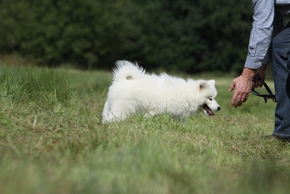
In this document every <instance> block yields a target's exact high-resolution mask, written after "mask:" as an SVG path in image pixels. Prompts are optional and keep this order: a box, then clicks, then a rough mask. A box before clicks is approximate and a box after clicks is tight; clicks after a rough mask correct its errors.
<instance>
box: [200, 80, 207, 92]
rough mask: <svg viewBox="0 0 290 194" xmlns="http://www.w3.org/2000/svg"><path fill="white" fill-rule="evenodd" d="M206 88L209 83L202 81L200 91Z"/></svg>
mask: <svg viewBox="0 0 290 194" xmlns="http://www.w3.org/2000/svg"><path fill="white" fill-rule="evenodd" d="M206 87H208V83H207V81H202V82H200V83H199V91H202V90H203V89H205V88H206Z"/></svg>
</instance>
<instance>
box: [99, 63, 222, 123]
mask: <svg viewBox="0 0 290 194" xmlns="http://www.w3.org/2000/svg"><path fill="white" fill-rule="evenodd" d="M216 95H217V90H216V88H215V81H214V80H209V81H207V80H193V79H187V80H185V79H182V78H177V77H173V76H170V75H167V74H166V73H162V74H160V75H155V74H147V73H145V70H144V69H143V68H142V67H140V66H138V64H137V63H136V64H133V63H131V62H128V61H117V62H116V67H115V69H114V70H113V83H112V85H111V86H110V88H109V92H108V98H107V101H106V103H105V106H104V110H103V114H102V117H103V123H105V122H113V121H120V120H124V119H125V118H126V117H128V116H129V115H133V114H136V113H141V114H144V115H156V114H160V113H169V114H171V115H172V116H173V117H175V118H177V119H179V120H184V119H185V118H186V117H188V116H189V115H191V114H195V113H198V112H200V110H202V109H203V110H204V112H205V113H206V114H207V115H209V116H214V113H213V112H212V110H215V111H218V110H220V109H221V108H220V106H219V105H218V103H217V102H216V101H215V99H214V98H215V97H216Z"/></svg>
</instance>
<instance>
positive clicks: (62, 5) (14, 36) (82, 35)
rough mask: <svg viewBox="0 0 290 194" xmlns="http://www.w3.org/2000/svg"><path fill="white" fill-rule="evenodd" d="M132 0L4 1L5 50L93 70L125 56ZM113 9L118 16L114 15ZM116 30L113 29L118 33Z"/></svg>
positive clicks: (2, 45) (52, 63)
mask: <svg viewBox="0 0 290 194" xmlns="http://www.w3.org/2000/svg"><path fill="white" fill-rule="evenodd" d="M126 4H127V1H126V0H122V1H117V2H116V1H113V0H106V1H91V0H70V1H66V0H65V1H64V0H57V1H56V0H43V1H37V0H25V1H17V0H11V1H10V0H9V1H7V0H4V1H1V2H0V7H1V11H0V17H1V18H7V19H5V20H1V21H0V26H1V28H0V34H1V35H2V36H3V37H5V38H2V39H1V40H0V49H1V51H2V52H3V53H4V54H10V53H13V52H16V53H19V54H20V55H23V56H26V57H31V58H35V59H36V61H37V62H38V64H41V65H42V64H48V65H49V66H58V65H60V64H62V63H72V64H74V65H75V66H77V67H83V68H92V67H93V66H95V68H96V67H97V66H96V65H98V64H99V63H100V62H106V61H108V62H113V61H112V59H116V58H119V57H120V52H119V51H120V50H122V48H123V47H124V44H125V42H126V39H127V38H126V36H127V31H128V24H127V23H128V19H127V18H126V17H125V13H124V12H125V10H124V9H123V7H126ZM112 13H114V14H112ZM113 30H114V31H113Z"/></svg>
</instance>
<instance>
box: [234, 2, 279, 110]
mask: <svg viewBox="0 0 290 194" xmlns="http://www.w3.org/2000/svg"><path fill="white" fill-rule="evenodd" d="M274 6H275V1H274V0H253V11H254V15H253V24H252V30H251V35H250V40H249V46H248V55H247V58H246V62H245V65H244V69H243V72H242V74H241V75H240V76H239V77H236V78H235V79H234V80H233V81H232V83H231V85H230V88H229V91H230V92H231V91H233V90H234V89H235V91H234V94H233V97H232V100H231V106H234V107H239V106H241V105H242V104H243V102H245V101H247V99H248V97H249V95H250V92H251V89H252V88H253V87H254V86H255V85H254V83H253V81H252V79H253V77H254V76H255V74H256V71H257V69H259V68H260V67H261V66H262V62H263V59H264V58H265V56H266V54H267V50H268V48H269V45H270V41H271V38H272V31H273V22H274V17H275V11H274Z"/></svg>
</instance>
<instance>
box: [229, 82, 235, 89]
mask: <svg viewBox="0 0 290 194" xmlns="http://www.w3.org/2000/svg"><path fill="white" fill-rule="evenodd" d="M234 88H235V82H234V81H232V83H231V85H230V88H229V90H228V91H229V92H231V91H233V89H234Z"/></svg>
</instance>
